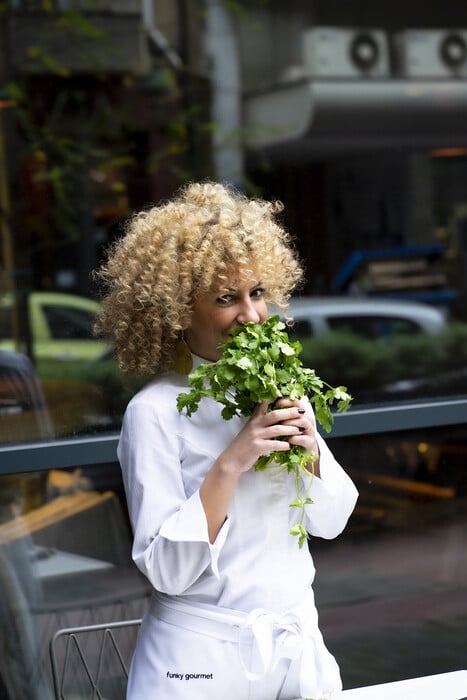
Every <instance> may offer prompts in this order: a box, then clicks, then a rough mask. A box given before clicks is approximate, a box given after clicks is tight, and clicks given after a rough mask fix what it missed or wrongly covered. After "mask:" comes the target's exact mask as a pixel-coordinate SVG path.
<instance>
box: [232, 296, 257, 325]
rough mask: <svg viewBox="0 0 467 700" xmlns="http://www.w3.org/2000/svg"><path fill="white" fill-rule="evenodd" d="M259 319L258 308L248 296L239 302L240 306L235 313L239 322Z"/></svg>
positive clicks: (252, 321) (255, 321)
mask: <svg viewBox="0 0 467 700" xmlns="http://www.w3.org/2000/svg"><path fill="white" fill-rule="evenodd" d="M260 320H261V317H260V315H259V313H258V310H257V308H256V306H255V304H254V303H253V301H252V300H251V299H250V297H248V299H244V300H243V301H242V302H241V306H240V309H239V312H238V314H237V321H238V322H239V323H248V322H251V323H259V322H260Z"/></svg>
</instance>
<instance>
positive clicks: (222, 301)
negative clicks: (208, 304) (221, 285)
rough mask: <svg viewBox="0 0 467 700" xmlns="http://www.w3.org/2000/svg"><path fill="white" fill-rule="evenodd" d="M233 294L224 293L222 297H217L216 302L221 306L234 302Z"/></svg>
mask: <svg viewBox="0 0 467 700" xmlns="http://www.w3.org/2000/svg"><path fill="white" fill-rule="evenodd" d="M232 298H233V297H232V295H231V294H224V295H223V296H221V297H217V299H216V302H217V303H218V304H219V305H220V306H226V305H227V304H230V303H231V302H232Z"/></svg>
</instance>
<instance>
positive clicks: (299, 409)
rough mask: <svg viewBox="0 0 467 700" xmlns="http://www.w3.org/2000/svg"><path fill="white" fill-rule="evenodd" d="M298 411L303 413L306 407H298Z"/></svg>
mask: <svg viewBox="0 0 467 700" xmlns="http://www.w3.org/2000/svg"><path fill="white" fill-rule="evenodd" d="M297 411H298V412H299V413H300V414H302V415H303V414H304V413H305V409H304V408H297Z"/></svg>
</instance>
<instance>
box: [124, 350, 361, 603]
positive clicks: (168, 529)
mask: <svg viewBox="0 0 467 700" xmlns="http://www.w3.org/2000/svg"><path fill="white" fill-rule="evenodd" d="M200 362H202V360H201V359H200V358H197V357H194V366H196V365H199V364H200ZM187 390H188V377H186V376H183V375H179V374H176V373H175V372H173V371H169V372H166V373H165V374H163V375H161V376H159V377H158V378H157V379H155V380H154V381H153V382H151V383H150V384H149V385H148V386H146V387H145V388H144V389H142V390H141V391H140V392H139V393H138V394H137V395H136V396H135V397H134V398H133V399H132V400H131V401H130V403H129V405H128V407H127V410H126V412H125V416H124V420H123V424H122V431H121V436H120V441H119V445H118V458H119V461H120V464H121V467H122V473H123V480H124V486H125V491H126V496H127V502H128V509H129V514H130V519H131V523H132V527H133V531H134V544H133V558H134V561H135V563H136V565H137V566H138V568H139V569H140V570H141V571H142V573H143V574H144V575H145V576H146V577H147V578H148V580H149V581H150V583H151V584H152V586H153V587H154V588H155V589H156V590H157V591H159V592H161V593H163V594H167V595H172V596H173V595H176V596H181V597H182V598H183V600H184V601H186V602H189V603H194V604H196V603H197V602H198V603H208V604H212V605H216V606H221V607H224V608H229V609H233V610H238V611H242V612H245V613H248V612H249V611H251V610H253V609H254V608H257V607H261V608H266V609H269V610H271V611H274V612H278V613H281V612H283V611H285V610H288V609H290V608H293V607H294V606H296V605H298V604H299V603H300V601H302V600H303V599H304V598H305V596H306V592H307V591H308V590H309V588H310V585H311V583H312V581H313V578H314V573H315V569H314V565H313V561H312V558H311V556H310V554H309V550H308V547H307V546H306V544H305V545H304V546H303V547H302V548H301V549H300V548H299V547H298V543H297V538H296V537H294V536H292V535H290V533H289V531H290V528H291V527H292V526H293V525H294V524H295V523H296V522H297V521H298V519H299V515H300V513H299V509H298V508H291V507H289V503H291V502H292V501H293V500H294V499H295V498H296V494H295V489H294V483H293V478H292V475H290V474H288V473H287V472H285V473H282V474H280V475H276V474H274V475H273V473H272V471H270V470H266V471H260V472H256V471H254V469H250V470H249V471H247V472H244V473H242V474H241V476H240V479H239V481H238V484H237V487H236V490H235V493H234V496H233V499H232V501H231V503H230V507H229V512H228V517H227V519H226V521H225V523H224V525H223V526H222V528H221V530H220V532H219V534H218V535H217V538H216V540H215V542H214V543H213V544H211V543H210V542H209V537H208V528H207V521H206V516H205V513H204V510H203V506H202V504H201V501H200V496H199V488H200V485H201V483H202V481H203V479H204V477H205V475H206V473H207V471H208V470H209V469H210V467H211V465H212V464H213V462H214V461H215V459H216V458H217V456H218V455H219V454H220V453H221V452H222V451H223V450H224V449H225V447H226V446H227V445H228V444H229V443H230V441H231V440H232V439H233V438H234V436H235V435H236V434H237V433H238V432H239V430H240V429H241V427H242V426H243V424H244V420H243V419H241V418H237V417H234V418H232V419H231V420H228V421H226V420H223V418H222V417H221V408H222V407H221V406H220V404H218V403H217V402H215V401H214V400H212V399H208V398H204V399H202V400H201V402H200V404H199V409H198V411H197V412H196V413H194V414H193V415H192V416H191V417H187V415H186V414H184V413H182V414H181V413H179V411H178V409H177V405H176V399H177V395H178V394H179V393H180V392H182V391H187ZM318 443H319V449H320V472H321V477H320V478H318V477H316V476H315V477H314V478H313V483H312V485H311V490H310V494H309V495H310V497H311V498H312V500H313V503H312V504H311V505H308V506H307V507H306V523H305V526H306V528H307V530H308V531H309V532H310V533H311V534H312V535H314V536H319V537H323V538H326V539H328V538H333V537H336V536H337V535H338V534H339V533H340V532H341V531H342V530H343V528H344V527H345V525H346V523H347V520H348V518H349V516H350V514H351V512H352V510H353V508H354V506H355V502H356V499H357V496H358V494H357V490H356V488H355V486H354V484H353V483H352V481H351V479H350V478H349V476H348V475H347V474H346V473H345V472H344V470H343V469H342V467H340V465H339V464H338V463H337V461H336V460H335V459H334V457H333V456H332V454H331V452H330V450H329V448H328V447H327V445H326V443H325V442H324V440H323V439H322V438H321V437H320V436H318ZM305 478H307V479H308V477H305ZM310 478H311V477H310Z"/></svg>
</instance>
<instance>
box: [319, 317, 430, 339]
mask: <svg viewBox="0 0 467 700" xmlns="http://www.w3.org/2000/svg"><path fill="white" fill-rule="evenodd" d="M329 326H330V329H331V330H333V331H344V332H346V333H356V334H357V335H362V336H363V337H364V338H372V339H375V338H390V337H392V336H393V335H397V334H409V333H417V332H420V330H421V329H420V326H418V325H417V324H416V323H415V322H414V321H410V320H408V319H405V318H396V317H389V316H360V317H359V318H351V317H349V316H333V317H331V318H330V319H329Z"/></svg>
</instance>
